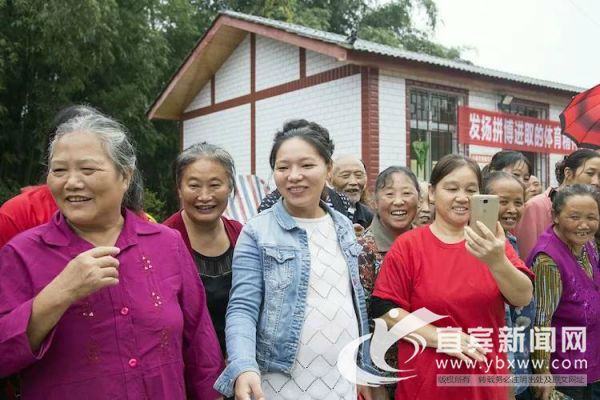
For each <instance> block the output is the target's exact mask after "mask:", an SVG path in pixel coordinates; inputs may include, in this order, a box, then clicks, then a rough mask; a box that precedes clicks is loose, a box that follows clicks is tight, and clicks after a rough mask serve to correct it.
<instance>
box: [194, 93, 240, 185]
mask: <svg viewBox="0 0 600 400" xmlns="http://www.w3.org/2000/svg"><path fill="white" fill-rule="evenodd" d="M203 141H207V142H209V143H212V144H216V145H219V146H221V147H223V148H224V149H225V150H227V151H228V152H229V153H231V156H232V157H233V159H234V160H235V167H236V170H237V173H238V174H249V173H250V105H249V104H245V105H241V106H239V107H234V108H230V109H227V110H224V111H219V112H216V113H213V114H208V115H204V116H201V117H198V118H194V119H190V120H187V121H184V123H183V148H186V147H188V146H190V145H192V144H194V143H199V142H203Z"/></svg>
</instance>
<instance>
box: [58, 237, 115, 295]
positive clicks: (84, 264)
mask: <svg viewBox="0 0 600 400" xmlns="http://www.w3.org/2000/svg"><path fill="white" fill-rule="evenodd" d="M119 251H120V250H119V248H117V247H108V246H100V247H95V248H93V249H91V250H88V251H84V252H83V253H80V254H79V255H78V256H77V257H75V258H74V259H72V260H71V261H70V262H69V263H68V264H67V266H66V267H65V268H64V269H63V270H62V271H61V273H60V274H58V275H57V277H56V278H55V279H54V282H53V285H54V286H55V287H56V288H58V289H59V290H61V291H64V293H66V294H67V295H68V296H69V299H70V300H72V301H73V302H75V301H77V300H80V299H83V298H85V297H87V296H89V295H90V294H92V293H94V292H96V291H98V290H100V289H102V288H105V287H108V286H114V285H117V284H118V283H119V271H118V268H119V260H117V259H116V258H115V257H114V256H116V255H117V254H119Z"/></svg>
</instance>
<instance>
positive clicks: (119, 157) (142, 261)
mask: <svg viewBox="0 0 600 400" xmlns="http://www.w3.org/2000/svg"><path fill="white" fill-rule="evenodd" d="M49 153H50V154H49V172H48V178H47V183H48V186H49V188H50V190H51V192H52V195H53V196H54V198H55V200H56V202H57V204H58V207H59V211H58V212H57V213H56V214H55V215H54V217H53V218H52V219H51V221H50V222H49V223H47V224H45V225H41V226H39V227H37V228H33V229H31V230H29V231H26V232H24V233H22V234H20V235H18V236H16V237H15V238H13V239H12V240H11V241H10V242H9V243H8V244H7V245H6V246H4V247H3V248H2V250H1V251H0V275H1V276H2V279H1V280H0V298H1V299H2V301H1V302H0V360H2V361H1V362H0V376H6V375H9V374H12V373H20V375H21V383H22V398H23V399H40V398H44V399H82V398H85V399H88V400H89V399H186V398H188V399H216V398H218V397H219V394H218V393H217V392H215V391H214V390H213V389H212V385H213V383H214V381H215V380H216V378H217V377H218V375H219V373H220V372H221V370H222V368H223V358H222V355H221V351H220V349H219V344H218V341H217V338H216V335H215V331H214V328H213V326H212V323H211V321H210V316H209V314H208V311H207V308H206V301H205V295H204V288H203V287H202V283H201V281H200V280H199V278H198V275H197V273H196V268H195V266H194V262H193V260H192V258H191V257H190V255H189V252H188V251H187V249H186V246H185V244H184V242H183V241H182V239H181V236H180V235H179V233H177V232H176V231H173V230H171V229H169V228H167V227H164V226H162V225H158V224H152V223H148V222H146V221H142V220H141V219H140V218H137V217H136V216H135V214H134V213H133V212H132V211H130V209H133V210H135V209H137V208H138V206H139V205H140V203H141V190H142V187H141V182H140V180H139V175H138V173H137V171H136V157H135V151H134V149H133V147H132V145H131V143H130V142H129V140H128V139H127V136H126V134H125V131H124V129H123V128H122V126H121V125H119V124H118V123H116V122H114V121H113V120H111V119H109V118H107V117H105V116H103V115H101V114H98V113H93V114H89V115H83V116H79V117H76V118H74V119H71V120H69V121H67V122H66V123H64V124H63V125H61V126H60V127H59V128H58V131H57V134H56V137H55V139H54V140H53V142H52V144H51V145H50V152H49Z"/></svg>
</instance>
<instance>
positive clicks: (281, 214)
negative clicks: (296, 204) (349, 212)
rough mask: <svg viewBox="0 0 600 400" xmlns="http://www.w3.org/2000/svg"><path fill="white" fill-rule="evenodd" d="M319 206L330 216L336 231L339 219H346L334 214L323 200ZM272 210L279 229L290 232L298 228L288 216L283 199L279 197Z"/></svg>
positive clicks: (292, 218)
mask: <svg viewBox="0 0 600 400" xmlns="http://www.w3.org/2000/svg"><path fill="white" fill-rule="evenodd" d="M319 205H320V207H321V208H322V209H324V210H325V211H326V212H327V213H328V214H329V215H331V218H332V219H333V223H334V225H335V227H336V230H337V229H338V227H340V222H341V221H340V218H346V217H343V216H342V215H341V214H336V213H334V212H333V210H332V208H331V207H329V206H328V205H327V203H325V202H324V201H323V200H321V201H320V203H319ZM272 209H273V214H274V215H275V219H276V220H277V223H279V225H281V227H282V228H283V229H285V230H287V231H291V230H292V229H294V228H297V227H298V224H297V223H296V220H294V217H292V216H291V215H290V213H289V212H288V210H287V209H286V208H285V206H284V205H283V197H280V198H279V200H277V203H275V205H274V206H273V208H272ZM346 219H347V218H346Z"/></svg>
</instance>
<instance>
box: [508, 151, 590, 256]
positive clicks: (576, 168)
mask: <svg viewBox="0 0 600 400" xmlns="http://www.w3.org/2000/svg"><path fill="white" fill-rule="evenodd" d="M555 173H556V180H557V181H558V183H559V186H558V187H557V188H548V189H546V190H545V191H544V192H543V193H542V194H538V195H537V196H534V197H532V198H531V199H530V200H529V201H527V202H526V203H525V209H524V210H523V218H521V222H519V224H518V225H517V226H516V228H515V229H514V231H513V233H514V235H515V236H516V237H517V243H519V252H520V255H521V258H522V259H523V260H526V259H527V256H529V252H530V251H531V250H532V249H533V246H535V244H536V242H537V240H538V238H539V237H540V235H541V234H542V233H543V232H544V231H545V230H546V229H547V228H548V227H549V226H550V225H551V224H552V199H553V198H554V194H555V193H556V192H557V191H559V190H561V189H562V188H564V187H565V186H568V185H574V184H576V183H584V184H588V185H594V186H595V187H597V188H598V189H600V153H597V152H595V151H594V150H590V149H579V150H576V151H574V152H573V153H571V154H569V155H568V156H565V158H564V159H563V160H562V161H559V162H558V163H556V170H555Z"/></svg>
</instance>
